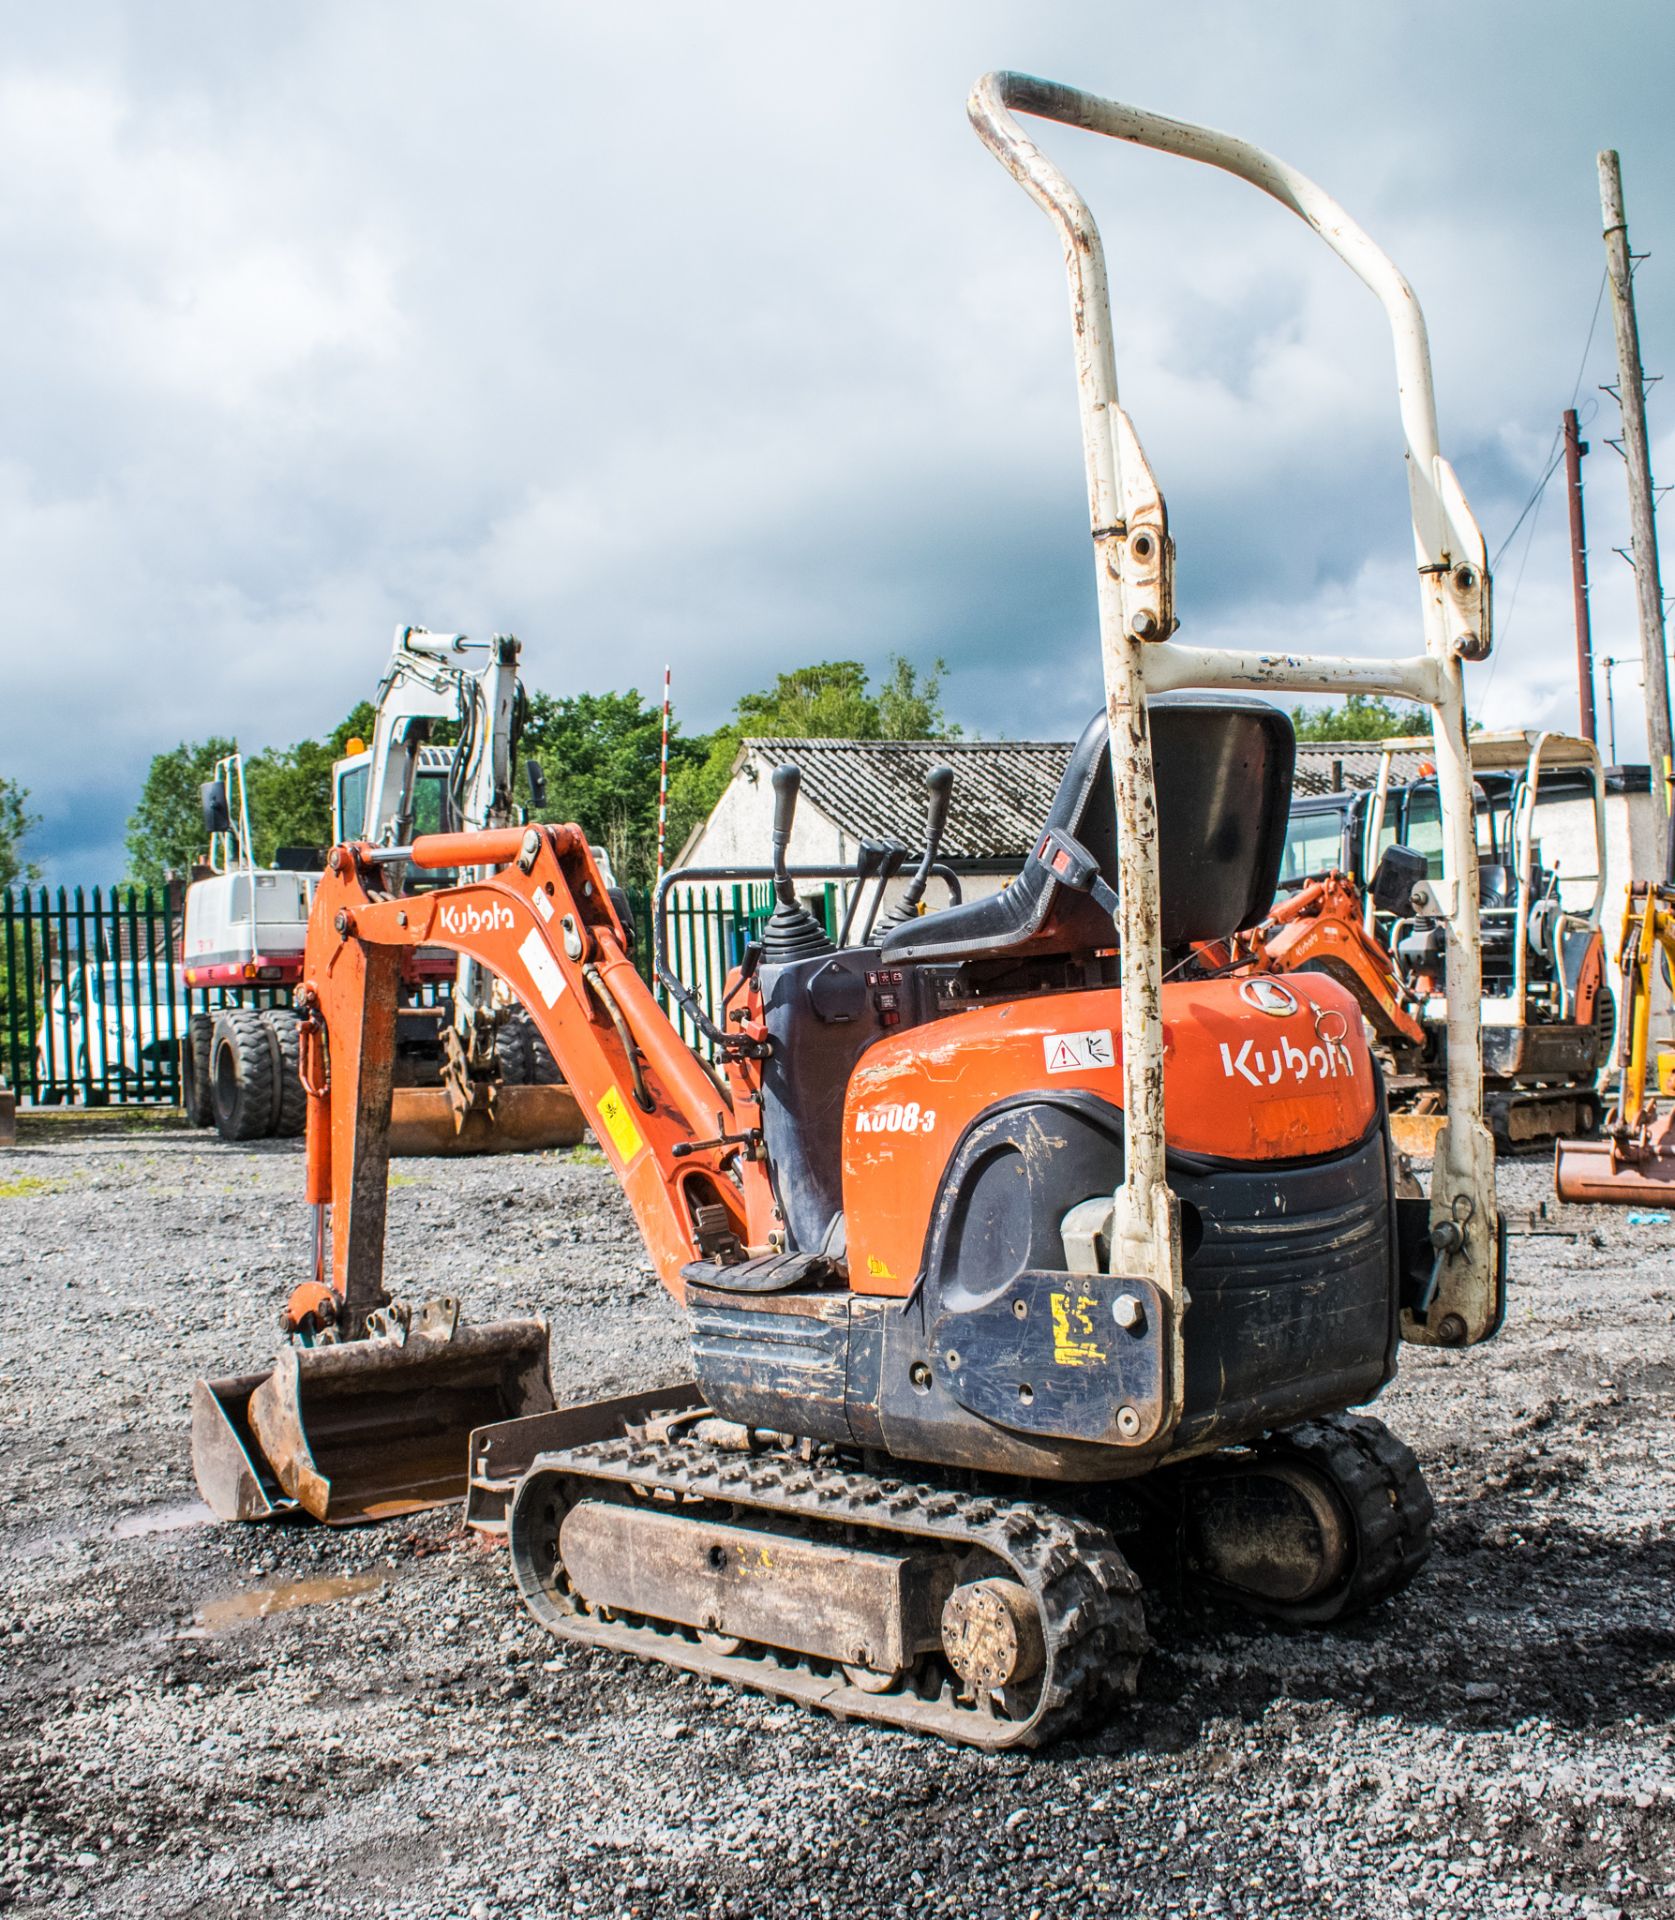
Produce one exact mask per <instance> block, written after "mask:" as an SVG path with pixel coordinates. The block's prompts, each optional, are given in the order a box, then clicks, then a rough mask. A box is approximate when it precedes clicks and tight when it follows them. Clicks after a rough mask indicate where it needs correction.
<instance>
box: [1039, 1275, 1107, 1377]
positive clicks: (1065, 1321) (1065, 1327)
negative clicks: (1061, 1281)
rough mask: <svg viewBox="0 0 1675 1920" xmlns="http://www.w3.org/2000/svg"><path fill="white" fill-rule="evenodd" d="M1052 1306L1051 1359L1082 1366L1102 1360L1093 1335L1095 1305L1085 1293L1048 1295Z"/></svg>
mask: <svg viewBox="0 0 1675 1920" xmlns="http://www.w3.org/2000/svg"><path fill="white" fill-rule="evenodd" d="M1051 1299H1052V1305H1053V1359H1054V1361H1055V1362H1056V1363H1057V1364H1058V1365H1059V1366H1061V1367H1085V1366H1087V1365H1088V1364H1089V1362H1090V1361H1095V1360H1103V1359H1104V1358H1105V1349H1104V1348H1103V1347H1102V1346H1099V1345H1098V1344H1097V1343H1096V1342H1095V1341H1094V1338H1093V1333H1094V1325H1093V1309H1094V1308H1095V1307H1097V1306H1098V1305H1099V1302H1098V1301H1097V1300H1090V1299H1089V1298H1088V1296H1087V1295H1086V1294H1085V1293H1079V1294H1077V1295H1075V1297H1074V1298H1072V1296H1071V1295H1070V1294H1068V1293H1055V1294H1053V1295H1052V1296H1051Z"/></svg>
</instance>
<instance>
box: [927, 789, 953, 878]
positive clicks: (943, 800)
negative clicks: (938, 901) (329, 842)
mask: <svg viewBox="0 0 1675 1920" xmlns="http://www.w3.org/2000/svg"><path fill="white" fill-rule="evenodd" d="M925 785H926V787H927V788H928V789H929V790H930V796H931V803H930V805H929V807H927V808H926V810H925V859H924V865H923V867H922V868H921V871H922V872H923V873H924V874H926V875H927V876H928V875H929V873H930V870H931V868H932V867H933V866H935V864H936V856H937V851H938V849H939V848H940V847H941V845H942V832H943V829H944V828H945V827H946V826H947V824H948V803H949V801H950V800H951V799H952V798H953V795H954V769H953V768H952V767H932V768H931V770H930V772H929V773H927V774H926V775H925Z"/></svg>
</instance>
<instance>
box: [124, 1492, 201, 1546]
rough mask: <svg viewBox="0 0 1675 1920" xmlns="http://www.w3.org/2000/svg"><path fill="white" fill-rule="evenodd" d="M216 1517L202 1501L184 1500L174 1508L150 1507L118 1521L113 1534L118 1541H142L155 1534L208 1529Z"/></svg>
mask: <svg viewBox="0 0 1675 1920" xmlns="http://www.w3.org/2000/svg"><path fill="white" fill-rule="evenodd" d="M214 1523H215V1515H214V1514H213V1513H211V1512H210V1510H209V1508H208V1507H206V1506H205V1505H204V1503H203V1502H202V1501H201V1500H183V1501H181V1502H180V1503H179V1505H178V1506H173V1507H148V1508H146V1509H145V1511H144V1512H142V1513H130V1514H129V1515H128V1516H127V1517H126V1518H125V1519H122V1520H118V1521H117V1523H116V1525H115V1527H114V1528H112V1532H113V1533H114V1534H115V1535H116V1537H117V1539H118V1540H140V1539H143V1538H144V1537H145V1536H146V1535H148V1534H153V1533H183V1532H184V1531H185V1530H186V1529H187V1528H188V1527H208V1526H213V1525H214Z"/></svg>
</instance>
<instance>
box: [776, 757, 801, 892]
mask: <svg viewBox="0 0 1675 1920" xmlns="http://www.w3.org/2000/svg"><path fill="white" fill-rule="evenodd" d="M802 784H803V772H802V768H801V767H793V766H783V767H775V768H774V836H773V868H774V892H775V893H776V894H777V895H778V896H779V898H780V900H782V901H783V902H784V903H785V905H787V906H791V905H793V904H794V903H795V901H796V897H797V896H796V888H795V887H794V886H793V885H792V882H791V879H790V876H789V875H788V874H787V873H786V871H785V855H786V849H787V848H788V847H789V846H790V844H791V824H792V822H793V821H794V820H795V819H796V817H797V795H798V793H799V792H800V791H801V790H802Z"/></svg>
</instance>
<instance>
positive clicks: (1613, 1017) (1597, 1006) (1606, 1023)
mask: <svg viewBox="0 0 1675 1920" xmlns="http://www.w3.org/2000/svg"><path fill="white" fill-rule="evenodd" d="M1594 1033H1595V1034H1596V1035H1597V1036H1598V1037H1597V1041H1596V1049H1597V1050H1596V1052H1595V1054H1594V1058H1595V1059H1596V1060H1597V1061H1598V1063H1599V1070H1600V1072H1601V1073H1609V1072H1610V1071H1611V1066H1612V1051H1613V1049H1614V1048H1615V1046H1616V1044H1617V1001H1616V997H1615V995H1614V994H1613V993H1612V991H1611V989H1610V988H1609V987H1608V986H1607V985H1606V984H1605V982H1604V981H1603V980H1602V981H1601V982H1600V983H1599V998H1598V999H1597V1000H1595V1002H1594Z"/></svg>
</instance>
